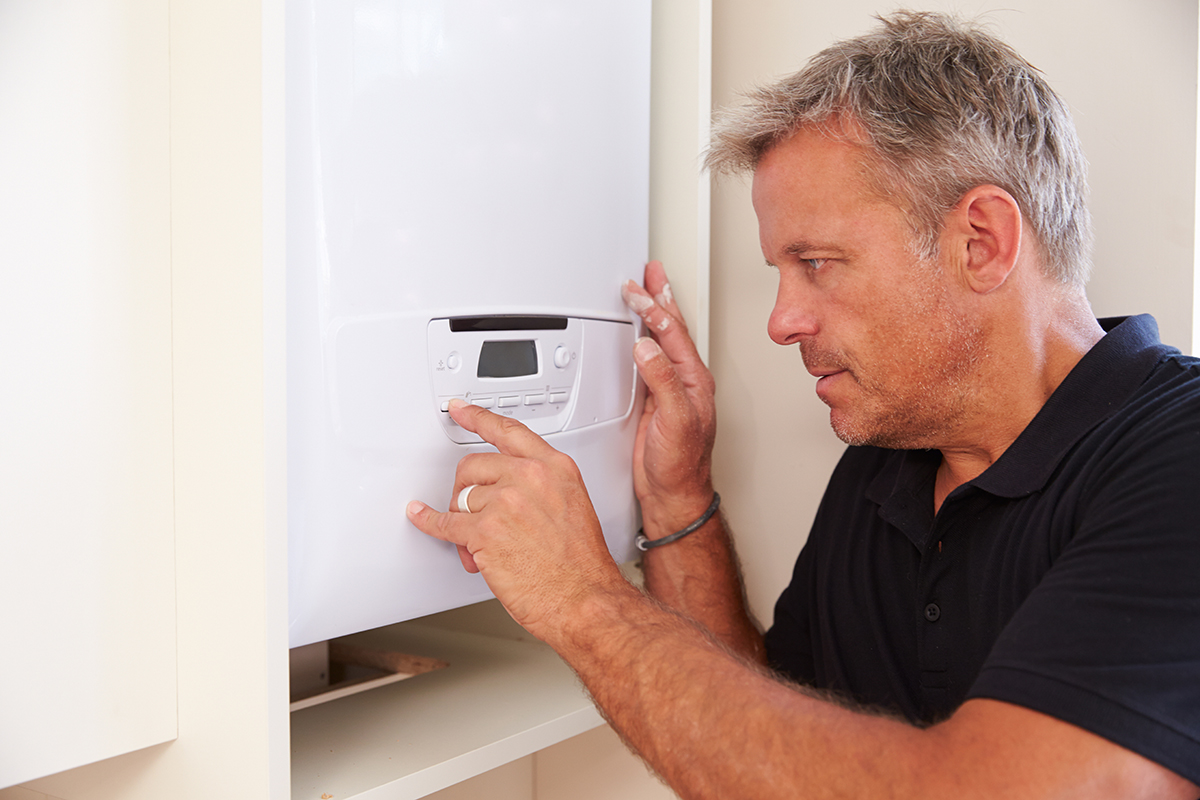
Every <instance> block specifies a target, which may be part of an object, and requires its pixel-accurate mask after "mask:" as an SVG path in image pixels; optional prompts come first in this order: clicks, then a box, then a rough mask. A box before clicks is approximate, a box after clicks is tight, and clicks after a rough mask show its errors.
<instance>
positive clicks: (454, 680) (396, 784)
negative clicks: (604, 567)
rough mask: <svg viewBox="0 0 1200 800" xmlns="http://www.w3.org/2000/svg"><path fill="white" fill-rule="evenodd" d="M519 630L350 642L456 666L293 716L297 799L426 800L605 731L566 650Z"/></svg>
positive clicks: (405, 632)
mask: <svg viewBox="0 0 1200 800" xmlns="http://www.w3.org/2000/svg"><path fill="white" fill-rule="evenodd" d="M510 624H511V623H510ZM508 630H511V631H512V633H507V632H506V630H505V629H501V631H500V634H499V635H485V634H482V633H478V632H470V631H464V630H461V629H459V630H454V629H449V628H447V627H444V626H442V625H439V623H438V621H437V620H436V618H433V619H432V620H430V621H424V620H422V621H414V622H406V623H401V624H399V625H392V626H389V627H386V628H379V629H377V630H372V631H366V632H364V633H361V634H356V635H354V636H352V637H347V641H352V642H354V643H355V644H360V645H364V646H368V647H375V648H382V649H389V650H395V651H398V652H404V653H410V654H413V655H421V656H430V657H433V658H440V659H442V660H445V661H448V662H449V663H450V666H449V667H448V668H447V669H443V670H438V671H436V672H430V673H426V674H424V675H418V676H416V677H414V678H411V679H409V680H405V681H401V682H400V683H395V684H391V685H389V686H383V687H380V688H377V689H372V690H370V691H367V692H363V693H361V694H357V695H353V696H350V697H344V698H341V699H338V700H333V701H330V702H328V703H324V704H321V705H318V706H314V707H311V708H305V709H301V710H298V711H295V712H293V713H292V717H291V728H292V732H291V747H292V798H293V800H320V798H322V797H325V798H334V799H335V800H350V798H357V799H358V800H409V798H419V797H424V796H426V795H427V794H430V793H432V792H435V791H438V790H439V789H443V788H446V787H448V786H450V785H452V784H455V783H458V782H460V781H462V780H464V779H465V778H468V777H472V776H474V775H478V774H481V773H483V772H486V771H488V770H490V769H493V768H495V767H498V766H501V765H503V764H506V763H508V762H510V761H513V760H514V759H518V758H522V757H524V756H526V755H529V754H530V753H534V752H536V751H538V750H541V749H542V748H545V747H548V746H550V745H552V744H555V743H557V742H560V741H563V740H565V739H568V738H570V737H572V736H576V735H578V734H580V733H584V732H585V731H588V730H591V729H592V728H595V727H597V726H599V725H602V724H603V719H602V718H601V716H600V714H599V713H598V712H597V711H596V709H595V706H594V705H593V704H592V701H591V699H590V698H589V697H588V696H587V694H586V692H584V690H583V688H582V686H581V685H580V683H579V681H578V679H577V678H576V676H575V674H574V672H572V671H571V669H570V668H569V667H568V666H567V665H566V664H564V663H563V662H562V660H561V659H559V657H558V656H557V655H556V654H555V653H554V651H553V650H551V649H550V648H549V647H547V646H546V645H544V644H542V643H541V642H538V641H532V640H529V639H528V638H524V639H519V638H517V637H518V636H520V633H519V629H517V628H515V626H513V627H512V628H510V629H508Z"/></svg>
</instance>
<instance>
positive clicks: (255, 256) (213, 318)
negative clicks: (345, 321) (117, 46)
mask: <svg viewBox="0 0 1200 800" xmlns="http://www.w3.org/2000/svg"><path fill="white" fill-rule="evenodd" d="M281 11H282V0H267V2H263V3H245V2H224V3H220V2H211V0H195V1H194V2H193V0H173V1H172V3H171V7H170V33H169V47H170V71H169V76H170V115H171V116H170V123H171V125H170V137H171V139H170V146H171V150H170V159H171V186H170V190H171V193H170V205H169V211H170V225H171V261H172V263H171V267H172V270H171V277H172V282H171V302H172V310H173V318H172V325H171V329H170V331H169V332H167V333H166V334H165V336H164V339H165V341H167V342H168V343H169V344H170V346H171V350H172V352H173V354H174V382H173V399H174V420H175V426H174V434H175V462H174V472H175V480H176V483H175V485H176V491H175V525H176V544H177V556H178V565H179V571H178V581H177V593H176V597H177V600H176V608H177V617H176V619H177V625H178V681H179V691H178V694H179V700H178V714H179V736H178V739H177V741H175V742H172V743H170V744H168V745H160V746H157V747H151V748H147V749H145V750H140V751H137V752H134V753H130V754H128V755H125V756H121V757H118V758H112V759H108V760H106V761H102V762H99V763H96V764H92V765H90V766H87V767H82V768H79V769H75V770H70V771H68V772H65V773H58V774H56V775H53V776H51V777H48V778H45V779H42V780H39V781H36V782H34V783H33V784H31V785H30V787H29V788H31V789H33V790H35V791H39V792H43V793H46V794H49V795H51V796H54V797H58V798H63V800H101V799H104V800H161V799H162V798H172V800H190V798H212V797H223V796H231V795H236V796H239V797H247V798H254V799H255V800H262V799H263V798H271V800H284V798H287V797H288V796H289V795H290V792H289V788H288V784H287V781H288V764H287V734H288V728H287V724H288V716H287V643H286V615H285V611H286V608H285V605H284V600H283V598H284V597H285V596H286V587H285V581H284V580H283V575H284V570H285V569H286V557H285V541H284V539H283V538H282V536H281V533H282V531H283V509H282V507H281V506H280V503H279V499H280V497H281V495H280V492H281V488H280V487H281V476H282V437H281V436H280V435H279V426H281V425H282V424H283V420H284V419H285V417H284V407H283V404H282V398H283V385H282V382H281V377H282V367H281V364H282V358H283V350H282V345H283V336H284V333H283V329H282V326H280V325H279V324H278V323H279V321H280V320H281V318H282V314H281V304H282V297H281V294H280V289H281V286H282V270H281V269H280V267H281V265H282V239H281V237H280V236H279V235H278V231H279V223H278V220H277V219H272V210H271V208H268V207H267V205H266V201H267V200H270V199H271V198H273V197H274V198H278V197H279V196H280V195H279V190H278V188H279V187H273V186H271V185H270V182H271V181H272V180H281V178H282V175H281V171H280V170H279V169H278V167H277V166H274V165H273V159H274V158H275V157H276V156H277V152H278V151H277V149H276V145H273V144H272V145H270V147H268V145H269V144H270V143H271V141H272V140H271V138H270V132H271V131H272V130H275V131H277V130H279V128H280V126H281V122H275V121H273V120H274V117H273V110H277V109H278V108H279V107H280V106H279V104H280V102H281V100H280V97H281V94H282V85H281V83H280V82H279V81H278V80H277V79H276V78H273V76H274V75H278V72H277V71H276V70H275V68H274V67H272V64H273V63H274V60H273V58H272V57H271V56H270V55H269V52H268V51H270V50H271V49H272V48H271V47H269V46H268V41H269V38H270V37H267V36H264V31H263V27H264V24H267V21H269V20H270V19H272V18H276V19H277V18H278V17H279V15H280V13H281ZM160 74H164V75H165V74H166V73H160ZM264 140H265V142H264ZM265 151H266V152H265ZM265 184H266V185H265ZM272 231H274V233H272Z"/></svg>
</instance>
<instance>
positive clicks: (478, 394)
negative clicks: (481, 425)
mask: <svg viewBox="0 0 1200 800" xmlns="http://www.w3.org/2000/svg"><path fill="white" fill-rule="evenodd" d="M633 340H634V327H633V325H632V324H631V323H629V322H624V321H612V320H596V319H582V318H578V317H559V316H546V315H532V316H519V315H509V314H505V315H492V316H471V317H449V318H443V319H435V320H431V321H430V323H429V368H430V373H431V375H432V385H433V392H434V398H433V404H434V410H435V412H436V413H437V414H438V416H439V417H440V418H441V424H442V428H443V430H445V432H446V435H447V436H449V437H450V439H451V440H453V441H455V442H457V443H459V444H472V443H476V442H479V441H480V439H479V437H478V436H476V435H475V434H473V433H471V432H469V431H466V430H464V429H463V428H460V427H459V426H458V425H457V424H456V423H455V422H454V420H453V419H451V418H450V414H449V409H450V401H451V400H452V399H454V398H460V399H462V400H465V401H466V402H468V403H472V404H474V405H477V406H481V407H483V408H487V409H489V410H491V411H493V412H495V413H497V414H502V415H504V416H507V417H512V418H514V419H518V420H520V421H521V422H522V423H524V424H525V425H527V426H528V427H529V428H530V429H531V430H532V431H533V432H534V433H537V434H540V435H542V436H546V435H549V434H553V433H558V432H560V431H564V430H572V429H574V428H581V427H585V426H587V425H594V424H596V423H599V422H603V421H605V420H608V419H616V418H619V417H621V416H624V415H625V414H626V413H627V412H628V410H629V408H630V406H631V404H632V402H633V366H632V349H633ZM593 351H594V353H595V356H596V357H594V358H590V359H589V358H588V357H587V356H588V354H589V353H591V352H593ZM622 351H623V356H624V357H623V358H622V357H621V356H622ZM614 356H615V359H614ZM601 370H604V371H605V372H607V373H610V374H600V371H601ZM593 372H594V373H596V374H591V373H593ZM585 373H588V374H587V375H586V376H585ZM585 377H586V380H585ZM581 391H587V393H588V394H587V396H586V397H583V398H582V399H581V398H580V392H581Z"/></svg>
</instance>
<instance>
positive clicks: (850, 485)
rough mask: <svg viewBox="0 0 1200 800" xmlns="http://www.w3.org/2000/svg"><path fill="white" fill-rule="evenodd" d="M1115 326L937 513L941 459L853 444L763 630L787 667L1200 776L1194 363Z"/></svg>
mask: <svg viewBox="0 0 1200 800" xmlns="http://www.w3.org/2000/svg"><path fill="white" fill-rule="evenodd" d="M1101 323H1102V324H1103V325H1104V327H1105V330H1107V331H1109V332H1108V333H1107V335H1105V337H1104V338H1103V339H1101V340H1100V342H1098V343H1097V344H1096V345H1095V347H1093V348H1092V350H1091V351H1089V352H1088V354H1087V355H1086V356H1084V358H1083V359H1082V360H1081V361H1080V362H1079V364H1078V365H1076V367H1075V369H1074V370H1072V372H1071V373H1070V374H1069V375H1068V376H1067V378H1066V380H1065V381H1063V383H1062V384H1061V385H1060V386H1059V387H1058V389H1057V390H1056V391H1055V392H1054V394H1053V395H1052V396H1051V397H1050V399H1049V400H1048V401H1047V402H1046V405H1045V406H1044V407H1043V408H1042V410H1041V411H1040V412H1039V413H1038V415H1037V416H1036V417H1035V418H1034V419H1033V421H1032V422H1031V423H1030V424H1029V426H1028V427H1027V428H1026V429H1025V430H1024V431H1023V432H1022V433H1021V435H1020V436H1019V437H1018V438H1017V440H1016V441H1015V442H1014V443H1013V444H1012V445H1011V446H1010V447H1009V448H1008V450H1006V451H1005V452H1004V454H1003V455H1002V456H1001V457H1000V459H999V460H997V461H996V462H995V463H994V464H993V465H992V466H991V467H989V468H988V469H987V470H986V471H985V472H984V473H983V474H981V475H980V476H979V477H977V478H976V479H975V480H973V481H970V482H969V483H967V484H964V485H962V486H960V487H958V488H957V489H955V490H954V491H953V492H952V493H951V494H950V496H949V497H948V498H947V499H946V501H945V502H944V503H943V505H942V508H941V511H940V512H939V513H938V514H937V515H936V517H935V516H934V513H933V485H934V476H935V473H936V471H937V468H938V464H939V463H940V461H941V454H940V453H939V452H937V451H921V450H910V451H901V450H884V449H880V448H874V447H851V448H848V449H847V451H846V453H845V455H844V456H843V457H842V460H841V462H840V463H839V464H838V466H837V468H836V470H835V471H834V474H833V477H832V478H831V479H830V483H829V487H828V489H827V490H826V494H825V497H824V499H823V500H822V502H821V506H820V509H819V510H818V512H817V516H816V519H815V521H814V523H813V529H812V533H811V534H810V536H809V539H808V542H807V543H806V544H805V546H804V548H803V550H802V551H801V553H800V557H799V559H798V561H797V562H796V568H795V572H794V574H793V577H792V582H791V584H790V585H789V586H788V588H787V589H786V590H785V591H784V593H783V595H782V596H781V597H780V599H779V602H778V603H777V604H776V607H775V621H774V625H773V626H772V627H771V629H770V630H769V631H768V632H767V637H766V640H767V653H768V658H769V659H770V661H771V663H772V665H773V666H774V667H775V668H776V669H777V670H779V671H780V672H782V673H784V674H785V675H787V676H789V677H791V678H792V679H794V680H796V681H798V682H800V683H804V684H808V685H812V686H816V687H821V688H825V689H830V690H833V691H835V692H839V693H841V694H843V695H844V696H846V697H847V698H848V699H851V700H853V701H856V702H858V703H862V704H866V705H870V706H878V707H882V708H885V709H890V710H892V711H895V712H898V713H900V714H902V715H903V716H905V717H907V718H908V719H909V720H911V721H913V722H915V723H931V722H935V721H937V720H939V719H943V718H945V717H947V716H949V715H950V714H951V713H953V711H954V710H955V709H956V708H957V707H958V706H959V705H960V704H961V703H962V702H963V701H964V700H966V699H967V698H970V697H987V698H992V699H996V700H1003V701H1006V702H1010V703H1015V704H1018V705H1021V706H1025V707H1027V708H1032V709H1034V710H1037V711H1041V712H1043V713H1046V714H1049V715H1051V716H1054V717H1057V718H1059V719H1061V720H1064V721H1066V722H1069V723H1071V724H1074V725H1076V726H1079V727H1081V728H1084V729H1087V730H1089V731H1092V732H1094V733H1096V734H1098V735H1100V736H1103V737H1105V738H1107V739H1109V740H1111V741H1114V742H1116V743H1118V744H1120V745H1122V746H1124V747H1126V748H1128V749H1130V750H1133V751H1135V752H1138V753H1141V754H1142V755H1144V756H1146V757H1147V758H1150V759H1151V760H1153V761H1156V762H1158V763H1160V764H1162V765H1163V766H1166V767H1167V768H1168V769H1171V770H1173V771H1175V772H1177V773H1179V774H1180V775H1183V776H1184V777H1186V778H1188V779H1189V780H1191V781H1193V782H1198V783H1200V522H1198V518H1197V512H1196V506H1197V500H1198V499H1200V360H1198V359H1195V358H1191V357H1187V356H1182V355H1180V353H1179V351H1177V350H1175V349H1174V348H1171V347H1166V346H1164V345H1162V344H1161V343H1160V342H1159V341H1158V327H1157V325H1156V324H1155V322H1154V320H1153V319H1152V318H1150V317H1148V316H1141V317H1130V318H1127V319H1118V320H1101Z"/></svg>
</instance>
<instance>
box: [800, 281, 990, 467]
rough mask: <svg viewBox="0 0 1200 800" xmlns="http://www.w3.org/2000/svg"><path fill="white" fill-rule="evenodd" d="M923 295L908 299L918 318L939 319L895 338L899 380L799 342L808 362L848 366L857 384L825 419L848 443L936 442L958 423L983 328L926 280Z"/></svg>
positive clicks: (908, 445) (968, 402) (981, 351)
mask: <svg viewBox="0 0 1200 800" xmlns="http://www.w3.org/2000/svg"><path fill="white" fill-rule="evenodd" d="M925 300H926V301H927V302H919V303H914V304H913V305H914V308H912V309H911V311H912V312H913V313H914V314H915V315H916V317H915V318H920V319H926V320H936V321H938V322H940V324H939V325H937V326H936V327H931V328H930V329H927V330H926V331H925V332H924V333H923V334H918V335H916V336H907V337H904V339H903V340H897V341H896V342H895V344H894V346H893V347H892V348H891V352H894V353H896V356H895V357H894V358H893V362H900V363H901V364H903V365H905V367H904V368H903V369H902V370H901V373H900V374H901V375H904V376H907V377H906V378H902V379H901V380H899V381H896V380H893V381H889V382H887V383H884V382H882V381H880V380H877V379H876V378H875V377H874V375H875V370H872V369H871V367H870V365H867V366H866V367H863V366H862V365H857V364H852V363H851V360H850V359H849V358H847V357H846V355H845V354H843V353H840V352H837V351H832V350H828V349H825V348H823V347H821V346H820V345H818V344H817V343H815V342H812V341H807V342H802V343H801V348H800V349H801V355H802V356H803V358H804V362H805V364H821V365H824V366H834V367H837V368H842V369H847V370H848V371H849V372H850V375H851V377H852V379H853V380H854V381H855V383H856V384H858V389H859V391H858V394H857V397H856V398H855V399H854V400H853V401H852V405H849V406H848V407H846V408H844V409H838V408H834V407H831V408H830V414H829V421H830V425H831V427H832V428H833V431H834V433H835V434H836V435H837V437H838V438H839V439H841V440H842V441H843V442H845V443H846V444H849V445H860V446H861V445H870V446H874V447H886V448H889V449H895V450H916V449H929V448H937V447H938V446H939V445H940V444H941V443H943V442H945V441H947V440H948V439H951V438H953V436H954V432H955V431H956V430H958V429H959V428H960V426H962V424H963V422H964V420H965V418H966V416H967V414H968V412H969V410H970V408H971V406H972V401H973V398H974V397H975V396H976V394H977V390H978V381H977V380H976V378H977V375H978V372H979V367H980V365H981V364H982V363H983V361H984V360H985V359H986V357H987V348H986V336H985V335H984V332H983V330H982V329H981V328H980V326H979V325H977V324H976V323H975V322H974V321H973V320H971V319H969V318H968V317H967V316H966V315H965V314H962V313H961V312H959V311H957V310H956V309H953V308H951V307H950V305H949V304H948V303H947V302H946V301H945V293H944V292H943V291H940V290H939V289H936V288H932V287H931V293H930V294H927V295H925ZM918 306H919V307H918ZM913 318H914V317H913V316H909V319H913ZM908 330H912V327H909V328H908ZM880 352H882V350H881V351H880Z"/></svg>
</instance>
